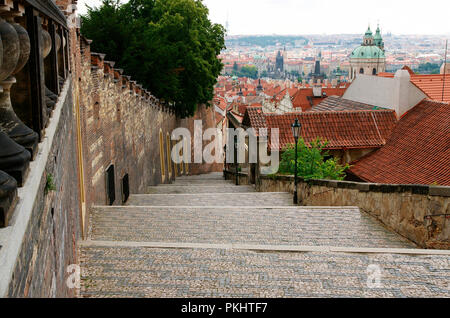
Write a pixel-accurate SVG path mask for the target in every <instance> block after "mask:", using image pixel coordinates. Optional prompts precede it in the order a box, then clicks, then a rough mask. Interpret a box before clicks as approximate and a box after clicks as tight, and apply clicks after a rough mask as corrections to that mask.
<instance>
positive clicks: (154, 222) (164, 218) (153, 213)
mask: <svg viewBox="0 0 450 318" xmlns="http://www.w3.org/2000/svg"><path fill="white" fill-rule="evenodd" d="M91 224H92V230H91V239H92V240H100V241H132V242H139V241H143V242H166V243H168V242H173V243H176V242H185V243H208V244H218V243H224V244H226V243H246V244H258V245H296V246H297V245H307V246H346V247H378V248H414V247H415V245H414V244H412V243H410V242H409V241H407V240H406V239H404V238H402V237H401V236H399V235H397V234H395V233H393V232H391V231H389V230H387V229H385V228H384V227H382V226H381V225H380V224H379V223H378V221H376V220H374V219H373V218H372V217H370V216H368V215H366V214H363V213H361V212H360V211H359V209H358V208H323V207H316V208H312V207H279V208H264V207H261V208H252V207H229V208H224V207H215V208H198V207H197V208H195V207H96V208H94V209H93V210H92V214H91Z"/></svg>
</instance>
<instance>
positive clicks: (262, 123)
mask: <svg viewBox="0 0 450 318" xmlns="http://www.w3.org/2000/svg"><path fill="white" fill-rule="evenodd" d="M242 124H243V125H244V126H246V127H252V128H254V129H256V135H259V129H260V128H267V123H266V116H265V115H264V113H263V111H262V107H247V111H246V112H245V115H244V119H243V120H242Z"/></svg>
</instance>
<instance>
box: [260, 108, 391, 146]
mask: <svg viewBox="0 0 450 318" xmlns="http://www.w3.org/2000/svg"><path fill="white" fill-rule="evenodd" d="M265 118H266V123H267V126H268V127H269V128H279V129H280V131H279V133H280V145H279V148H280V149H282V148H284V147H285V146H286V145H287V144H293V143H294V137H293V135H292V130H291V125H292V123H293V122H294V120H295V119H296V118H298V119H299V121H300V123H301V125H302V132H301V135H302V137H303V139H304V140H305V142H307V143H310V142H311V141H314V140H316V139H317V138H321V139H325V140H327V141H328V142H329V144H328V146H327V149H351V148H356V149H361V148H363V149H365V148H379V147H382V146H383V145H385V144H386V140H387V139H388V138H389V136H390V134H391V132H392V130H393V129H394V127H395V124H396V122H397V120H396V117H395V112H394V111H393V110H377V111H343V112H317V113H314V112H310V113H289V114H283V115H276V114H265Z"/></svg>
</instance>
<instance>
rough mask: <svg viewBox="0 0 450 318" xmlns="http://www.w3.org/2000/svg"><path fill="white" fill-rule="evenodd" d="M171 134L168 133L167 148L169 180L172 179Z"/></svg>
mask: <svg viewBox="0 0 450 318" xmlns="http://www.w3.org/2000/svg"><path fill="white" fill-rule="evenodd" d="M170 145H171V142H170V135H169V133H166V148H167V149H166V150H167V171H168V172H169V180H171V179H172V156H171V155H170V151H171V149H170Z"/></svg>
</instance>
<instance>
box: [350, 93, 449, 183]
mask: <svg viewBox="0 0 450 318" xmlns="http://www.w3.org/2000/svg"><path fill="white" fill-rule="evenodd" d="M448 167H450V104H447V103H440V102H435V101H430V100H424V101H422V102H421V103H420V104H419V105H417V106H416V107H414V108H413V109H412V110H410V111H409V112H408V113H407V114H406V115H405V116H404V117H403V118H402V119H401V120H400V122H399V123H398V125H397V127H396V128H395V129H394V131H393V133H392V136H391V137H390V139H389V140H388V142H387V144H386V145H385V146H384V147H382V148H381V149H379V150H378V151H376V152H374V153H372V154H370V155H368V156H367V157H365V158H363V159H361V160H360V161H358V162H357V163H356V164H355V165H354V166H353V167H352V168H351V169H350V172H351V173H352V174H354V175H356V176H358V177H359V178H361V179H363V180H365V181H367V182H373V183H391V184H433V183H437V184H438V185H444V186H450V169H448Z"/></svg>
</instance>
